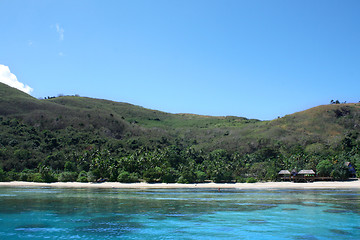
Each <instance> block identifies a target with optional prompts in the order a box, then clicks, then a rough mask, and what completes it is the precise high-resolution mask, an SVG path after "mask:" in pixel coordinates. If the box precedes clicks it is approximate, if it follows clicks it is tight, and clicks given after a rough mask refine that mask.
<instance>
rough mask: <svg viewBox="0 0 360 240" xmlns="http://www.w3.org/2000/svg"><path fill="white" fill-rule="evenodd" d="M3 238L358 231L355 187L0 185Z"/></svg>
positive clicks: (359, 194)
mask: <svg viewBox="0 0 360 240" xmlns="http://www.w3.org/2000/svg"><path fill="white" fill-rule="evenodd" d="M0 239H287V240H288V239H309V240H310V239H360V191H358V190H327V191H323V190H321V191H320V190H272V191H263V190H246V191H244V190H222V191H221V192H218V191H217V190H211V189H203V190H193V189H161V190H159V189H157V190H118V189H96V190H95V189H75V190H74V189H60V188H0Z"/></svg>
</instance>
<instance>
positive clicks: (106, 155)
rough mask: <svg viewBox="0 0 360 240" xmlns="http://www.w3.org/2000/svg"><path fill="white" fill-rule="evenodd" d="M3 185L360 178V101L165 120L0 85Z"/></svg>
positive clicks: (135, 109) (128, 108)
mask: <svg viewBox="0 0 360 240" xmlns="http://www.w3.org/2000/svg"><path fill="white" fill-rule="evenodd" d="M0 128H1V132H0V180H1V181H10V180H23V181H40V182H42V181H45V182H52V181H80V182H87V181H96V180H98V179H108V180H110V181H120V182H136V181H140V180H145V181H147V182H180V183H188V182H204V181H205V180H213V181H215V182H230V181H239V182H244V181H247V182H252V181H257V180H275V179H276V177H277V173H278V172H279V170H281V169H288V170H292V169H294V168H296V169H298V170H300V169H313V170H317V172H318V174H319V175H321V176H332V177H334V179H346V178H347V177H348V176H349V174H350V173H349V171H348V168H347V167H346V166H345V165H344V163H345V162H351V163H352V165H353V166H354V167H355V169H356V170H357V174H360V137H359V128H360V104H340V103H339V104H330V105H324V106H319V107H316V108H312V109H309V110H306V111H304V112H299V113H295V114H292V115H287V116H285V117H282V118H279V119H276V120H273V121H259V120H255V119H246V118H240V117H233V116H228V117H209V116H198V115H190V114H169V113H164V112H159V111H154V110H149V109H145V108H142V107H139V106H134V105H131V104H127V103H116V102H112V101H106V100H99V99H91V98H84V97H79V96H61V97H56V98H54V97H52V98H47V99H43V100H39V99H35V98H33V97H31V96H29V95H27V94H25V93H22V92H20V91H17V90H16V89H13V88H10V87H8V86H6V85H3V84H0Z"/></svg>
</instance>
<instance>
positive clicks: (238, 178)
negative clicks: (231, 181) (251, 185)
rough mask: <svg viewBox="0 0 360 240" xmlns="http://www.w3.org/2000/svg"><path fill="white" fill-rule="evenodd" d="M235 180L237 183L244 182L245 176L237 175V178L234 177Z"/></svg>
mask: <svg viewBox="0 0 360 240" xmlns="http://www.w3.org/2000/svg"><path fill="white" fill-rule="evenodd" d="M236 182H238V183H246V178H243V177H237V178H236Z"/></svg>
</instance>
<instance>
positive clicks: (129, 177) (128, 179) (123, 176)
mask: <svg viewBox="0 0 360 240" xmlns="http://www.w3.org/2000/svg"><path fill="white" fill-rule="evenodd" d="M117 180H118V182H122V183H134V182H138V181H139V177H138V176H137V174H136V173H129V172H127V171H123V172H121V173H120V174H119V176H118V177H117Z"/></svg>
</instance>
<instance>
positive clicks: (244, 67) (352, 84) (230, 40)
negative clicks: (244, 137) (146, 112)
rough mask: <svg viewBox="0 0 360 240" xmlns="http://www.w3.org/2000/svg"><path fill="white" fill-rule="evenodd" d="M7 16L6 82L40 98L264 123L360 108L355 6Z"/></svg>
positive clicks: (171, 7) (202, 6) (0, 6)
mask: <svg viewBox="0 0 360 240" xmlns="http://www.w3.org/2000/svg"><path fill="white" fill-rule="evenodd" d="M0 11H1V14H0V26H1V28H0V29H1V37H0V65H3V68H0V70H1V69H3V71H4V72H5V73H4V72H3V77H2V79H5V78H6V77H8V76H10V75H11V76H12V78H14V77H15V78H16V79H17V80H18V81H19V82H21V83H23V84H25V85H28V86H29V87H31V88H32V89H33V91H32V92H31V95H32V96H34V97H37V98H39V97H46V96H57V95H59V94H65V95H72V94H79V95H80V96H87V97H94V98H102V99H109V100H113V101H119V102H129V103H132V104H136V105H140V106H143V107H146V108H151V109H156V110H161V111H165V112H171V113H195V114H202V115H214V116H215V115H216V116H226V115H234V116H242V117H247V118H257V119H262V120H270V119H274V118H277V117H278V116H284V115H286V114H291V113H294V112H297V111H302V110H305V109H307V108H311V107H314V106H317V105H321V104H328V103H329V102H330V100H331V99H334V100H336V99H338V100H340V101H341V102H343V101H347V102H358V101H360V94H359V90H360V27H359V26H360V14H359V12H360V1H357V0H355V1H350V0H346V1H344V0H339V1H332V0H324V1H322V0H301V1H300V0H299V1H295V0H294V1H288V0H284V1H278V0H272V1H268V0H262V1H259V0H254V1H250V0H249V1H242V0H222V1H220V0H218V1H211V0H176V1H175V0H173V1H169V0H166V1H160V0H152V1H149V0H143V1H140V0H131V1H130V0H129V1H122V0H114V1H100V0H97V1H91V0H77V1H73V0H61V1H57V0H53V1H48V0H35V1H33V0H26V1H25V0H23V1H19V0H0ZM9 71H10V72H11V73H9ZM0 75H1V72H0ZM4 76H5V77H4Z"/></svg>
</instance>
